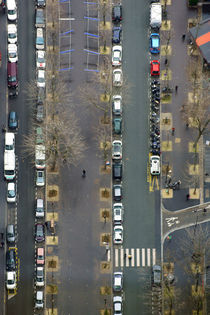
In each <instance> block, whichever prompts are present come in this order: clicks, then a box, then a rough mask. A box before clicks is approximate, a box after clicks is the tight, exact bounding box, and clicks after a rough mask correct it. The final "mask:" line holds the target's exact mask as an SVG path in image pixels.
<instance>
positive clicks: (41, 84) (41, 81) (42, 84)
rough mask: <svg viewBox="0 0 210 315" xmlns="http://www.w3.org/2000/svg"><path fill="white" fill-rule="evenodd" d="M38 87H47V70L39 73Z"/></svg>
mask: <svg viewBox="0 0 210 315" xmlns="http://www.w3.org/2000/svg"><path fill="white" fill-rule="evenodd" d="M37 87H43V88H44V87H45V70H38V71H37Z"/></svg>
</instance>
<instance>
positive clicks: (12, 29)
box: [7, 24, 17, 44]
mask: <svg viewBox="0 0 210 315" xmlns="http://www.w3.org/2000/svg"><path fill="white" fill-rule="evenodd" d="M7 38H8V43H9V44H15V43H17V26H16V25H15V24H8V26H7Z"/></svg>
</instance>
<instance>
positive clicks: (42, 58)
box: [37, 56, 45, 63]
mask: <svg viewBox="0 0 210 315" xmlns="http://www.w3.org/2000/svg"><path fill="white" fill-rule="evenodd" d="M37 60H38V62H40V63H43V62H44V61H45V60H44V57H40V56H38V59H37Z"/></svg>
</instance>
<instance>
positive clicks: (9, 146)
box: [4, 132, 15, 152]
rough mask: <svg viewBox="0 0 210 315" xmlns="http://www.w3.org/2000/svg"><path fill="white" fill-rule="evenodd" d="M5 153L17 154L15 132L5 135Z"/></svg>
mask: <svg viewBox="0 0 210 315" xmlns="http://www.w3.org/2000/svg"><path fill="white" fill-rule="evenodd" d="M4 150H5V152H15V134H14V133H13V132H6V133H5V148H4Z"/></svg>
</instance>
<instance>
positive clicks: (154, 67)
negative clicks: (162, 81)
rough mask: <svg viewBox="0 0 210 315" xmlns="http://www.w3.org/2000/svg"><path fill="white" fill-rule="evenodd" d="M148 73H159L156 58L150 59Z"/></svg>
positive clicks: (152, 74) (155, 74) (156, 74)
mask: <svg viewBox="0 0 210 315" xmlns="http://www.w3.org/2000/svg"><path fill="white" fill-rule="evenodd" d="M150 73H151V76H159V75H160V62H159V61H158V60H152V61H151V62H150Z"/></svg>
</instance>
